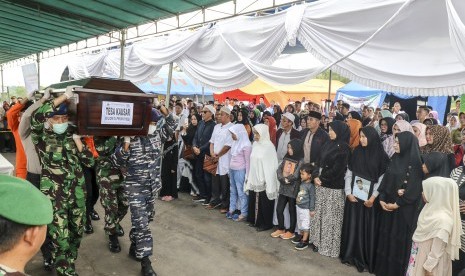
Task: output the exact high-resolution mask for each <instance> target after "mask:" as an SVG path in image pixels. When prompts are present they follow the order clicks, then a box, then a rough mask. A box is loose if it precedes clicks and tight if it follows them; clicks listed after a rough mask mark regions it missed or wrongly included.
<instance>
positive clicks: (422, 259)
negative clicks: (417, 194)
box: [407, 177, 462, 276]
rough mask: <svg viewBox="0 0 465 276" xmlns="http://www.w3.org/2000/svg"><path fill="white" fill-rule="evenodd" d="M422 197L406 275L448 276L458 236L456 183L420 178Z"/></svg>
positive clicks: (450, 271) (458, 240)
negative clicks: (421, 181)
mask: <svg viewBox="0 0 465 276" xmlns="http://www.w3.org/2000/svg"><path fill="white" fill-rule="evenodd" d="M423 200H424V202H425V206H424V207H423V209H422V210H421V213H420V216H419V217H418V223H417V229H416V230H415V233H414V234H413V238H412V240H413V242H414V243H413V245H412V254H411V257H410V264H409V271H408V272H407V275H411V276H423V275H425V274H426V273H428V274H426V275H438V276H451V275H452V261H453V260H458V259H459V251H460V235H462V225H461V220H460V212H459V191H458V188H457V184H456V183H455V182H454V180H452V179H450V178H445V177H431V178H428V179H427V180H425V181H423ZM410 268H411V269H410Z"/></svg>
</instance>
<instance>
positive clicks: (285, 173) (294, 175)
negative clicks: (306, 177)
mask: <svg viewBox="0 0 465 276" xmlns="http://www.w3.org/2000/svg"><path fill="white" fill-rule="evenodd" d="M303 152H304V151H303V149H302V140H300V139H292V140H291V141H290V142H289V143H288V144H287V154H286V155H285V156H284V159H283V162H282V163H281V165H279V167H278V170H277V174H278V180H279V182H280V184H281V185H280V186H279V196H278V204H277V206H276V215H277V217H278V230H276V231H274V232H273V233H271V236H272V237H273V238H282V239H284V240H288V239H292V238H294V231H295V225H296V223H297V217H296V216H297V214H296V208H295V198H296V196H297V193H298V192H299V183H300V166H301V165H302V162H303ZM286 204H289V207H288V208H289V216H290V225H289V229H287V230H286V228H285V227H284V209H285V208H286Z"/></svg>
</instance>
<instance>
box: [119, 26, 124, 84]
mask: <svg viewBox="0 0 465 276" xmlns="http://www.w3.org/2000/svg"><path fill="white" fill-rule="evenodd" d="M119 42H120V49H121V57H120V62H119V78H120V79H124V46H125V45H126V30H124V29H123V30H121V39H120V41H119Z"/></svg>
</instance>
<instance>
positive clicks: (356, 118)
mask: <svg viewBox="0 0 465 276" xmlns="http://www.w3.org/2000/svg"><path fill="white" fill-rule="evenodd" d="M349 114H350V116H351V117H352V119H355V120H359V121H360V122H361V121H362V116H360V113H358V112H357V111H350V112H349Z"/></svg>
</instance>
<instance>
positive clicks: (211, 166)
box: [203, 155, 218, 175]
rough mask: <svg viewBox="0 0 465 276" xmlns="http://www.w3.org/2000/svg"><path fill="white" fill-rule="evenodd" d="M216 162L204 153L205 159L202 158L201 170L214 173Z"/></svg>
mask: <svg viewBox="0 0 465 276" xmlns="http://www.w3.org/2000/svg"><path fill="white" fill-rule="evenodd" d="M217 166H218V163H217V162H215V161H213V158H212V157H210V156H209V155H205V159H204V160H203V170H204V171H206V172H208V173H210V174H212V175H216V167H217Z"/></svg>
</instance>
